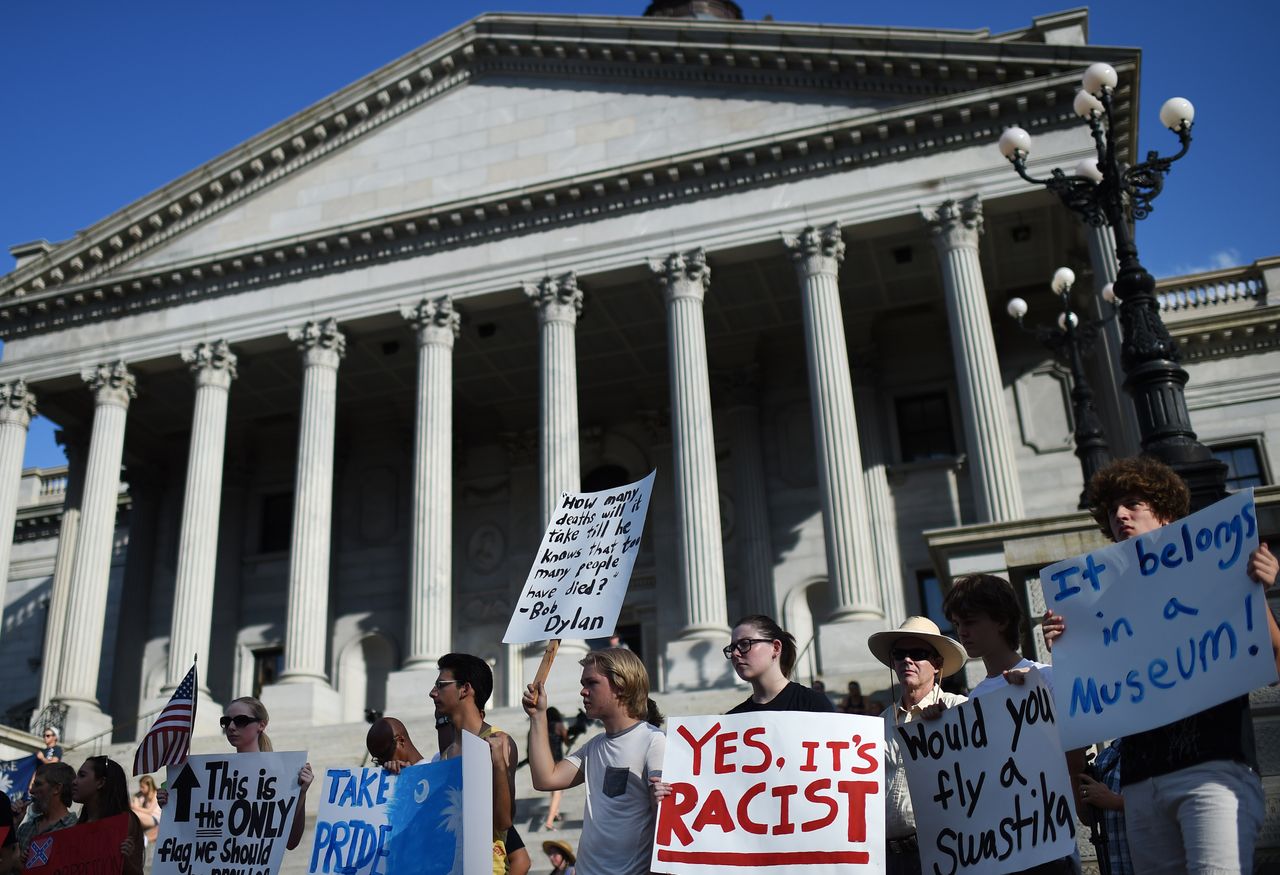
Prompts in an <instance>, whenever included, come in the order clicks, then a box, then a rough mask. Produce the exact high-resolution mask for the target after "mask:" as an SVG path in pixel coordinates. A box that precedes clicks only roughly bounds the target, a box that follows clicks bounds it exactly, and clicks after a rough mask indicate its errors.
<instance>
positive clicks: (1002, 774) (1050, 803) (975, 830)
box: [893, 669, 1076, 875]
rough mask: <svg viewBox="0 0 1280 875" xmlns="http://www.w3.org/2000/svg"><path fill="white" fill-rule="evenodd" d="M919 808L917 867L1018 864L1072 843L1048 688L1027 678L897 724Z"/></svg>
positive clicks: (1002, 868) (1054, 854)
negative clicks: (938, 712) (930, 715)
mask: <svg viewBox="0 0 1280 875" xmlns="http://www.w3.org/2000/svg"><path fill="white" fill-rule="evenodd" d="M893 732H894V733H895V735H896V738H897V743H898V749H899V752H900V754H901V761H902V764H903V766H904V767H905V768H906V770H907V785H908V787H909V788H910V789H911V807H912V809H913V810H914V812H915V816H916V836H917V840H918V841H919V843H920V863H921V871H924V872H931V873H934V875H955V873H957V872H982V873H990V875H1000V873H1002V872H1017V871H1021V870H1023V869H1029V868H1031V867H1033V866H1037V865H1039V864H1041V863H1047V862H1049V861H1051V860H1060V859H1062V858H1063V857H1066V856H1069V855H1070V854H1071V853H1073V852H1074V851H1075V849H1076V839H1075V836H1076V826H1075V823H1076V818H1075V807H1074V803H1073V801H1072V795H1071V778H1070V776H1069V775H1068V774H1067V761H1066V757H1065V755H1064V753H1063V749H1062V743H1061V741H1060V740H1059V738H1058V732H1057V724H1056V722H1055V715H1054V710H1053V696H1052V694H1051V693H1050V692H1049V688H1048V687H1047V686H1046V685H1045V684H1044V682H1043V681H1042V680H1041V679H1040V676H1039V673H1038V672H1037V671H1036V670H1035V669H1031V672H1030V675H1029V677H1028V679H1027V681H1026V683H1025V684H1024V685H1023V686H1020V687H1019V686H1006V687H1004V688H1003V689H999V690H993V691H992V692H990V693H988V694H986V695H984V696H982V697H980V698H977V699H970V700H969V701H968V702H965V703H964V704H962V705H957V706H956V707H954V708H948V709H947V710H946V711H944V712H943V714H942V717H941V718H939V719H937V720H914V721H912V722H911V723H903V724H900V725H898V726H896V727H894V730H893Z"/></svg>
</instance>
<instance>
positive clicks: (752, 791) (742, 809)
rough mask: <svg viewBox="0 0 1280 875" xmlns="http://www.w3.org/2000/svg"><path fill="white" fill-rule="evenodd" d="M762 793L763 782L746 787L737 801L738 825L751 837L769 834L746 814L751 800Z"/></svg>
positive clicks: (763, 826)
mask: <svg viewBox="0 0 1280 875" xmlns="http://www.w3.org/2000/svg"><path fill="white" fill-rule="evenodd" d="M744 738H745V736H744ZM744 771H745V770H744ZM763 792H764V782H763V781H761V782H760V783H759V784H752V785H751V786H750V787H748V788H747V792H745V793H743V794H742V798H741V799H739V800H738V824H739V825H740V826H741V827H742V828H743V829H744V830H746V831H747V832H749V833H751V834H752V835H758V836H762V835H765V834H766V833H768V832H769V828H768V827H766V826H765V825H764V824H763V823H756V822H755V821H754V820H752V819H751V817H750V815H749V814H748V812H747V807H748V806H749V805H750V804H751V802H752V800H753V799H755V798H756V797H757V796H759V795H760V794H761V793H763Z"/></svg>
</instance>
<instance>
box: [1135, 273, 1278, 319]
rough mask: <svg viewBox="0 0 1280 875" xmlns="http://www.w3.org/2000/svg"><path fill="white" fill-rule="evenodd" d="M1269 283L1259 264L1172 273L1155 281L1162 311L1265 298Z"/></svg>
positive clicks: (1196, 308)
mask: <svg viewBox="0 0 1280 875" xmlns="http://www.w3.org/2000/svg"><path fill="white" fill-rule="evenodd" d="M1266 298H1267V284H1266V279H1265V278H1264V276H1263V270H1262V268H1261V267H1260V266H1259V265H1258V264H1257V263H1254V264H1247V265H1245V266H1243V267H1232V268H1228V269H1226V270H1214V271H1209V272H1207V273H1197V274H1192V275H1190V276H1181V277H1171V278H1169V279H1165V280H1161V281H1159V282H1158V283H1156V300H1157V301H1159V302H1160V310H1161V312H1178V311H1187V310H1200V309H1205V308H1208V307H1213V306H1216V305H1220V304H1232V303H1236V302H1240V301H1254V302H1262V301H1265V300H1266Z"/></svg>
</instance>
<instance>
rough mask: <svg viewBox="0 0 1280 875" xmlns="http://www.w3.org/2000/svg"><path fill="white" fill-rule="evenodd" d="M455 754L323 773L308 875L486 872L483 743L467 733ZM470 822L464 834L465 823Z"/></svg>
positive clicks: (488, 778) (488, 840) (488, 776)
mask: <svg viewBox="0 0 1280 875" xmlns="http://www.w3.org/2000/svg"><path fill="white" fill-rule="evenodd" d="M462 748H463V753H462V756H461V757H458V758H455V759H451V760H445V761H443V762H436V763H421V764H419V765H415V766H411V767H409V768H407V769H405V770H404V771H402V772H401V773H400V774H399V775H398V776H397V775H392V774H389V773H387V772H384V771H383V770H382V769H364V768H349V769H329V771H328V772H326V773H325V780H324V791H323V795H322V796H321V798H320V808H319V811H318V813H317V815H316V829H315V841H314V844H313V845H312V848H311V862H310V866H309V868H308V870H307V871H308V872H309V873H310V875H388V873H401V872H412V873H415V875H450V873H453V875H463V873H464V872H465V873H467V875H471V873H473V872H478V873H480V875H490V873H492V871H493V852H492V851H493V845H492V839H493V833H492V828H491V826H490V825H491V824H492V822H493V781H492V772H491V760H490V755H489V745H488V744H487V743H485V742H484V741H481V740H480V739H478V738H476V736H474V735H472V734H471V733H469V732H468V733H464V734H463V737H462ZM469 823H474V824H477V827H478V828H476V829H471V830H467V829H466V824H469Z"/></svg>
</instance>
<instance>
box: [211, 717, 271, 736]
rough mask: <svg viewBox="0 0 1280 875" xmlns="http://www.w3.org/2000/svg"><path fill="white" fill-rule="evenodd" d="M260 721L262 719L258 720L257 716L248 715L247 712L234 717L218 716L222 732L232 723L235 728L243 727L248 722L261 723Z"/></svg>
mask: <svg viewBox="0 0 1280 875" xmlns="http://www.w3.org/2000/svg"><path fill="white" fill-rule="evenodd" d="M261 722H262V721H261V720H259V719H258V718H257V717H250V716H249V715H248V714H237V715H236V716H234V717H220V718H218V725H219V726H221V727H222V731H223V732H226V731H227V727H228V726H230V725H231V724H232V723H234V724H235V725H236V729H244V728H245V727H246V726H248V725H249V724H250V723H261Z"/></svg>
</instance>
